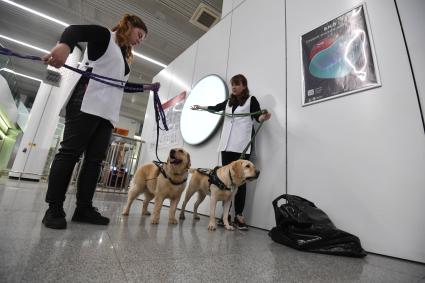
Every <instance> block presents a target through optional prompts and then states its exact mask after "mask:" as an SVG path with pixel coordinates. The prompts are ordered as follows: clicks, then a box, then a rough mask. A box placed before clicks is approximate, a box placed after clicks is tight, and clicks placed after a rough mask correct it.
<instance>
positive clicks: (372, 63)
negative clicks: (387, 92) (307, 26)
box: [301, 4, 381, 106]
mask: <svg viewBox="0 0 425 283" xmlns="http://www.w3.org/2000/svg"><path fill="white" fill-rule="evenodd" d="M368 27H369V25H368V21H367V12H366V5H365V4H362V5H360V6H357V7H355V8H354V9H352V10H350V11H348V12H347V13H345V14H343V15H341V16H339V17H337V18H335V19H333V20H331V21H329V22H327V23H325V24H323V25H321V26H320V27H318V28H316V29H314V30H312V31H310V32H308V33H306V34H304V35H302V36H301V50H302V66H303V77H302V81H303V82H302V84H303V85H302V88H303V95H302V105H303V106H305V105H309V104H312V103H317V102H321V101H324V100H328V99H332V98H336V97H339V96H343V95H347V94H351V93H354V92H358V91H362V90H366V89H370V88H374V87H378V86H380V85H381V83H380V79H379V74H378V68H377V65H376V57H375V54H374V50H373V46H372V40H371V35H370V32H369V30H370V29H369V28H368Z"/></svg>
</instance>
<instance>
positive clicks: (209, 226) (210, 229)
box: [208, 223, 217, 231]
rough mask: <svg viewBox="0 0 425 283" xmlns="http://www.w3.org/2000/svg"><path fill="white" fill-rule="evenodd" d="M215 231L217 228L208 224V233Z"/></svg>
mask: <svg viewBox="0 0 425 283" xmlns="http://www.w3.org/2000/svg"><path fill="white" fill-rule="evenodd" d="M215 229H217V227H216V225H215V224H211V223H210V224H208V230H209V231H215Z"/></svg>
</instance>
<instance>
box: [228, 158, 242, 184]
mask: <svg viewBox="0 0 425 283" xmlns="http://www.w3.org/2000/svg"><path fill="white" fill-rule="evenodd" d="M230 169H231V170H232V171H233V177H234V178H235V179H237V180H238V182H240V181H242V180H243V168H242V160H236V161H234V162H233V163H232V167H231V168H230Z"/></svg>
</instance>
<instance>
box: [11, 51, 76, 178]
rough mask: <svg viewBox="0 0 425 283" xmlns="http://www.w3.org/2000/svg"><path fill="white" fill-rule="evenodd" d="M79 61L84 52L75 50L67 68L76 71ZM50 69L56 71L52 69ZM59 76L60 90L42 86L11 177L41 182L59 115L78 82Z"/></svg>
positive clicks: (71, 76)
mask: <svg viewBox="0 0 425 283" xmlns="http://www.w3.org/2000/svg"><path fill="white" fill-rule="evenodd" d="M80 58H81V50H80V49H78V48H77V47H76V48H74V51H73V52H72V53H71V54H70V56H69V57H68V59H67V61H66V64H67V65H69V66H72V67H77V65H78V61H79V60H80ZM49 69H52V70H55V71H57V69H54V68H52V67H50V66H49ZM59 72H60V73H61V75H62V78H61V82H60V85H59V87H56V86H52V85H49V84H46V83H44V82H42V83H41V84H40V88H39V89H38V92H37V96H36V97H35V100H34V104H33V106H32V109H31V112H30V115H29V119H28V122H27V125H26V127H25V129H24V135H23V137H22V142H21V144H20V145H19V150H18V153H17V155H16V158H15V161H14V163H13V166H12V170H11V171H10V172H9V177H17V178H26V179H31V180H34V181H39V180H40V177H41V175H42V173H43V169H44V165H45V163H46V159H47V155H48V153H49V149H50V146H51V143H52V138H53V135H54V133H55V130H56V127H57V124H58V121H59V112H60V110H61V108H62V105H63V104H64V102H65V100H66V99H67V97H68V94H69V93H70V91H71V90H72V87H73V86H74V85H75V83H76V81H77V80H78V78H79V76H78V74H77V73H75V72H73V71H70V70H68V69H65V68H63V67H62V68H61V69H60V70H59Z"/></svg>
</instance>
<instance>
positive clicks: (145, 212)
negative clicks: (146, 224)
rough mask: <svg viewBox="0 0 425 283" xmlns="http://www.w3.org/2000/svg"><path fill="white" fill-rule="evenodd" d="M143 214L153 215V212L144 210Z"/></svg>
mask: <svg viewBox="0 0 425 283" xmlns="http://www.w3.org/2000/svg"><path fill="white" fill-rule="evenodd" d="M142 215H146V216H149V215H151V213H150V212H149V211H144V212H142Z"/></svg>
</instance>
